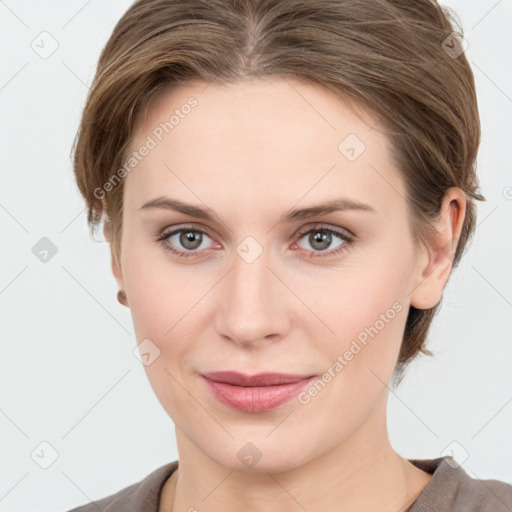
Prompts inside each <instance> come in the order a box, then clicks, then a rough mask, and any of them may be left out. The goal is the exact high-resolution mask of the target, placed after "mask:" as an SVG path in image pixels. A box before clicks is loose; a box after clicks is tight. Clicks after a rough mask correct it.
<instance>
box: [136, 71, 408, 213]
mask: <svg viewBox="0 0 512 512" xmlns="http://www.w3.org/2000/svg"><path fill="white" fill-rule="evenodd" d="M379 128H380V127H379V125H378V120H377V119H376V118H375V117H374V116H372V115H371V114H370V113H369V112H368V111H365V110H361V109H357V110H354V109H353V108H350V106H349V105H348V104H346V103H345V102H344V101H342V99H341V98H340V97H338V96H336V95H334V93H331V92H329V91H327V90H325V89H324V88H322V87H320V86H317V85H314V84H310V83H305V82H302V81H300V80H296V79H293V80H292V79H290V78H286V79H282V78H271V79H264V80H263V79H258V80H245V81H241V82H238V83H233V84H216V83H212V84H208V83H205V82H199V81H197V82H191V83H189V84H187V85H184V86H181V87H179V88H175V89H172V90H169V91H166V92H165V93H163V94H161V95H160V96H159V97H158V98H157V99H156V100H155V101H154V102H153V104H152V105H151V107H150V109H149V110H148V113H147V116H146V118H145V119H144V120H142V121H141V122H140V124H139V126H138V127H137V130H136V133H135V136H134V138H133V140H132V144H131V150H132V151H134V150H135V151H137V150H138V149H139V148H141V147H142V146H143V145H145V144H146V145H149V144H148V141H149V140H151V141H152V142H151V144H150V145H151V146H152V147H151V149H150V151H148V152H147V154H146V156H144V157H143V158H141V159H140V161H139V162H138V163H137V165H136V168H135V171H134V172H131V173H130V174H129V175H128V176H127V178H126V179H127V181H128V182H133V184H134V186H132V187H129V188H130V189H136V191H137V194H138V195H137V198H138V200H139V202H140V203H142V201H143V199H145V200H147V199H150V198H151V197H150V196H156V195H163V190H162V188H164V189H165V188H166V187H168V188H169V189H172V190H174V189H176V187H179V188H180V189H183V192H184V193H185V194H187V195H189V196H190V192H191V191H192V190H196V191H201V192H202V193H207V194H210V193H213V192H212V191H213V190H216V194H217V195H218V196H219V197H220V196H225V198H226V199H228V197H227V196H226V194H227V191H226V187H227V186H228V187H229V189H230V190H231V191H232V192H233V193H245V194H246V195H247V191H248V190H250V191H251V194H250V197H258V196H259V197H261V194H263V196H264V197H265V196H266V197H268V198H270V197H269V196H270V195H271V194H272V190H271V189H269V186H270V185H273V187H275V188H278V189H279V190H280V197H283V194H284V196H286V195H287V194H288V192H289V199H290V201H293V199H295V201H294V202H296V201H298V200H299V199H300V197H301V196H303V195H304V194H305V193H307V194H308V196H309V197H310V199H311V200H312V201H314V200H315V199H316V197H315V196H316V195H318V197H320V196H323V195H325V193H327V192H329V191H330V190H332V187H336V188H339V192H343V189H346V191H347V194H348V193H350V194H352V195H354V196H357V197H358V198H359V199H361V200H365V199H366V200H367V201H368V200H370V198H372V199H373V200H374V201H377V202H381V203H382V204H383V205H385V203H386V202H389V201H390V200H394V201H395V202H396V199H397V198H398V196H400V195H401V196H402V197H404V194H405V192H404V187H403V183H401V176H400V175H399V173H398V172H397V169H396V168H395V166H394V164H393V162H392V160H391V155H390V146H389V141H388V139H387V138H386V136H385V135H384V134H383V133H381V132H380V131H379ZM180 178H181V179H180ZM179 181H181V182H182V183H181V184H180V183H179ZM290 184H292V185H293V186H290ZM184 185H185V186H187V185H188V189H189V191H188V192H187V191H186V190H184V188H183V187H184ZM132 191H133V190H132ZM308 191H309V192H308ZM347 194H345V195H347ZM214 195H215V194H214ZM190 199H193V195H192V196H190ZM196 199H197V198H196Z"/></svg>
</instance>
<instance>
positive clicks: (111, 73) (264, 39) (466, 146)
mask: <svg viewBox="0 0 512 512" xmlns="http://www.w3.org/2000/svg"><path fill="white" fill-rule="evenodd" d="M452 22H456V24H457V29H458V30H455V28H454V27H455V24H454V25H452ZM461 38H463V31H462V28H461V26H460V22H459V21H458V19H457V17H456V15H455V13H453V11H451V10H450V9H448V8H446V7H441V6H439V5H438V4H437V2H435V1H434V0H416V1H414V2H411V1H410V0H315V1H313V2H312V1H310V0H138V1H136V2H134V3H133V4H132V6H131V7H130V8H129V9H128V11H127V12H126V13H125V14H124V15H123V17H122V18H121V19H120V20H119V22H118V23H117V25H116V27H115V28H114V31H113V33H112V35H111V37H110V39H109V40H108V42H107V44H106V46H105V47H104V49H103V51H102V53H101V56H100V59H99V62H98V67H97V70H96V74H95V77H94V81H93V84H92V87H91V89H90V92H89V95H88V98H87V102H86V105H85V108H84V111H83V116H82V119H81V124H80V127H79V131H78V133H77V137H76V139H75V142H74V146H73V151H74V156H73V158H74V172H75V175H76V180H77V184H78V187H79V189H80V192H81V193H82V195H83V196H84V198H85V201H86V203H87V208H88V217H87V220H88V223H89V225H90V227H94V225H96V224H98V223H99V222H100V220H101V219H102V217H103V215H104V214H106V215H107V218H108V219H109V222H111V225H112V241H113V251H114V254H115V256H116V258H117V257H118V255H119V254H120V239H121V229H122V223H121V221H122V206H123V183H124V180H122V175H121V176H120V174H119V172H117V175H116V171H119V169H120V168H121V166H122V165H123V162H125V158H126V156H127V151H128V149H129V146H130V143H131V140H132V137H133V135H134V132H135V130H136V127H137V124H138V122H139V121H140V119H141V116H145V115H146V113H147V110H148V108H149V107H150V105H151V103H152V102H153V101H154V100H155V99H156V97H157V96H158V95H160V94H161V93H162V92H165V91H168V90H170V89H172V88H174V87H177V86H182V85H184V84H186V83H187V82H189V81H192V80H204V81H206V82H211V81H213V80H216V81H217V82H220V83H233V82H236V81H238V80H242V79H246V78H258V77H266V76H280V77H287V76H288V77H295V78H299V79H303V80H306V81H307V82H309V83H312V84H316V85H320V86H323V87H326V88H327V89H328V90H330V91H334V92H335V93H336V94H337V95H338V96H339V97H340V99H343V100H345V101H347V100H348V101H349V103H351V104H354V105H361V106H363V107H364V108H365V109H366V110H367V111H368V112H371V113H373V114H374V115H376V116H377V117H378V118H379V120H380V121H381V123H382V122H383V123H384V126H385V127H386V131H384V132H383V133H385V134H386V135H387V136H388V138H389V140H390V141H391V147H392V152H393V157H394V159H395V162H396V164H397V166H398V168H399V169H400V171H401V172H402V174H403V177H404V180H405V183H406V190H407V198H406V201H407V203H408V205H409V214H410V215H409V219H410V221H411V226H412V228H413V229H412V234H413V238H414V240H415V242H416V243H418V242H428V241H430V240H432V237H433V236H434V234H435V233H434V231H433V230H432V222H433V221H434V220H435V219H436V218H438V216H439V214H440V207H441V202H442V199H443V197H444V194H445V192H446V190H447V189H448V188H449V187H459V188H461V189H462V190H463V191H464V192H465V194H466V199H467V203H466V216H465V219H464V224H463V227H462V232H461V236H460V238H459V240H458V245H457V248H456V251H455V254H454V255H453V266H454V267H455V266H457V264H458V262H459V260H460V258H461V256H462V254H463V251H464V248H465V247H466V244H467V242H468V241H469V239H470V238H471V236H472V235H473V232H474V229H475V224H476V204H475V200H481V201H483V200H485V197H484V196H482V195H480V194H479V193H478V180H477V176H476V169H475V167H476V155H477V150H478V146H479V143H480V121H479V114H478V108H477V98H476V92H475V85H474V78H473V73H472V71H471V68H470V66H469V64H468V61H467V59H466V57H465V54H464V52H462V53H461V52H460V51H458V52H457V51H456V50H457V49H458V48H460V49H461V48H462V46H461V45H460V43H459V41H460V40H462V39H461ZM450 48H454V49H455V50H453V51H450ZM121 174H122V173H121ZM116 176H117V178H116ZM114 178H115V179H117V180H118V181H121V183H119V185H118V186H116V183H114V182H113V179H114ZM108 183H110V184H111V185H110V186H108V187H105V184H108ZM439 306H440V303H438V304H437V305H436V306H435V307H433V308H431V309H428V310H419V309H416V308H414V307H413V306H411V307H410V310H409V313H408V318H407V323H406V328H405V332H404V339H403V341H402V346H401V349H400V354H399V358H398V361H397V366H396V368H395V377H396V376H399V380H401V378H402V375H403V371H404V368H405V366H406V365H407V363H409V362H410V361H411V360H412V359H413V358H414V357H415V356H416V355H417V354H418V352H422V353H424V354H426V355H433V354H432V352H431V351H430V350H427V349H426V348H425V347H424V345H425V341H426V337H427V333H428V329H429V327H430V324H431V322H432V319H433V318H434V315H435V314H436V312H437V310H438V307H439Z"/></svg>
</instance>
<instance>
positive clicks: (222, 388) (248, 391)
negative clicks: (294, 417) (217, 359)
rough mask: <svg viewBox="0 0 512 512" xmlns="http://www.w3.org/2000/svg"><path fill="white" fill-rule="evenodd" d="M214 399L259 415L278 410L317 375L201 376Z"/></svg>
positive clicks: (209, 374) (233, 374) (226, 373)
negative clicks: (277, 408)
mask: <svg viewBox="0 0 512 512" xmlns="http://www.w3.org/2000/svg"><path fill="white" fill-rule="evenodd" d="M201 377H202V378H203V379H204V381H205V382H206V384H207V386H208V388H209V390H210V391H211V392H212V394H213V396H214V397H215V398H216V399H217V400H218V401H220V402H221V403H223V404H224V405H228V406H230V407H232V408H234V409H237V410H239V411H242V412H251V413H259V412H265V411H269V410H271V409H275V408H276V407H278V406H279V405H281V404H283V403H285V402H287V401H288V400H290V399H291V398H293V397H294V396H296V395H297V394H298V393H299V392H300V391H301V389H303V388H304V387H305V386H307V385H308V384H309V383H310V382H312V381H313V380H314V379H315V378H316V375H291V374H282V373H261V374H258V375H245V374H242V373H238V372H210V373H205V374H201Z"/></svg>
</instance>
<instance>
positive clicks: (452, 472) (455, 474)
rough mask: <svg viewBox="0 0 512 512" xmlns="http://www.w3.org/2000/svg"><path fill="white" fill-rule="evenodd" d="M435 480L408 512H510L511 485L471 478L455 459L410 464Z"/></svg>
mask: <svg viewBox="0 0 512 512" xmlns="http://www.w3.org/2000/svg"><path fill="white" fill-rule="evenodd" d="M410 462H412V463H413V464H415V465H416V466H417V467H419V468H420V469H423V470H424V471H427V472H429V473H431V474H432V475H433V476H432V478H431V480H430V482H429V483H428V484H427V486H426V487H425V488H424V489H423V491H422V492H421V493H420V495H419V496H418V498H417V500H416V501H415V502H414V503H413V505H412V506H411V507H410V509H408V512H427V511H430V510H432V511H434V510H435V511H436V512H510V511H512V485H511V484H509V483H506V482H502V481H500V480H495V479H480V478H478V477H472V476H471V475H470V474H468V473H467V472H466V471H465V470H464V469H463V468H462V466H460V465H459V464H458V463H457V462H456V461H455V459H454V458H453V457H451V456H445V457H439V458H437V459H428V460H410Z"/></svg>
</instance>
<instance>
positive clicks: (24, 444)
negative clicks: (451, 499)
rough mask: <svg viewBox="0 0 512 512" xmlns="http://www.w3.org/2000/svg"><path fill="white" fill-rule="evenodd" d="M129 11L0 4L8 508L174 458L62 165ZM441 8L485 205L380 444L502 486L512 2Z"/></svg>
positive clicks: (99, 488) (115, 5)
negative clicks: (471, 90)
mask: <svg viewBox="0 0 512 512" xmlns="http://www.w3.org/2000/svg"><path fill="white" fill-rule="evenodd" d="M129 5H130V2H129V1H126V0H124V1H111V2H100V1H98V0H92V1H91V0H89V2H84V1H83V0H76V1H68V2H61V3H60V4H59V3H58V2H36V1H34V0H32V1H24V2H21V1H19V0H18V1H14V0H10V1H8V2H4V1H0V37H1V41H2V47H3V52H2V65H1V69H0V108H1V120H2V122H1V132H0V133H1V148H2V153H1V155H2V159H1V168H2V172H1V183H0V220H1V224H0V226H1V240H2V242H1V251H0V254H1V273H0V315H1V323H0V326H1V332H2V344H1V348H2V354H1V357H0V365H1V366H0V376H1V387H0V389H1V401H0V430H1V434H2V436H1V445H0V453H1V458H2V459H1V464H0V468H1V469H0V510H2V511H20V510H24V511H35V510H37V511H56V510H67V509H70V508H72V507H74V506H78V505H79V504H83V503H85V502H88V501H89V500H92V499H98V498H101V497H103V496H106V495H107V494H110V493H113V492H116V491H118V490H120V489H121V488H123V487H125V486H127V485H129V484H131V483H134V482H135V481H138V480H140V479H141V478H143V477H144V476H146V475H147V474H148V473H149V472H151V471H152V470H153V469H155V468H156V467H158V466H160V465H162V464H164V463H166V462H169V461H171V460H175V459H176V458H177V451H176V445H175V440H174V426H173V423H172V421H171V420H170V419H169V418H168V416H167V415H166V413H165V412H164V410H163V408H162V407H161V406H160V404H159V402H158V400H157V398H156V397H155V395H154V393H153V391H152V389H151V387H150V385H149V381H148V380H147V378H146V375H145V373H144V369H143V366H142V365H141V364H140V363H139V361H138V360H137V359H136V358H135V357H134V355H133V350H134V348H135V347H136V340H135V337H134V334H133V326H132V322H131V316H130V312H129V310H128V309H127V308H125V307H123V306H121V305H120V304H118V302H117V300H116V293H117V286H116V283H115V280H114V278H113V276H112V275H111V273H110V255H109V252H108V245H107V244H106V243H105V242H104V239H103V237H102V235H101V233H99V232H98V234H97V238H98V239H99V240H101V241H102V242H100V243H96V242H94V241H93V240H91V238H90V236H89V231H88V228H87V225H86V215H85V209H84V203H83V202H82V199H81V197H80V196H79V193H78V190H77V189H76V187H75V184H74V177H73V175H72V171H71V162H70V150H71V145H72V141H73V138H74V136H75V133H76V129H77V126H78V120H79V116H80V112H81V109H82V107H83V105H84V102H85V97H86V93H87V89H88V85H89V84H90V83H91V81H92V77H93V73H94V69H95V66H96V62H97V59H98V57H99V54H100V51H101V49H102V48H103V46H104V44H105V42H106V41H107V39H108V37H109V36H110V34H111V31H112V29H113V27H114V25H115V23H116V22H117V20H118V19H119V18H120V17H121V15H122V14H123V13H124V12H125V10H126V9H127V8H128V7H129ZM444 5H449V6H451V7H453V8H454V9H455V10H456V12H457V13H458V15H459V17H460V19H461V21H462V24H463V27H464V30H465V37H466V40H467V42H468V43H469V48H468V50H467V55H468V57H469V59H470V63H471V65H472V67H473V70H474V74H475V78H476V83H477V89H478V96H479V106H480V113H481V121H482V130H483V138H482V145H481V149H480V154H479V160H478V166H479V176H480V179H481V184H482V192H483V194H484V195H485V196H486V197H487V199H488V201H487V203H484V204H482V205H480V206H479V219H478V222H479V223H478V228H477V232H476V237H475V240H474V242H473V244H472V246H471V248H470V250H469V252H468V254H467V255H466V257H465V259H463V261H462V263H461V265H460V267H459V268H458V269H456V270H455V271H454V274H453V275H452V277H451V279H450V282H449V284H448V286H447V288H446V290H445V293H444V305H443V307H442V311H441V313H440V315H439V317H438V318H437V320H436V322H435V324H434V325H433V328H432V331H431V335H430V344H429V348H430V349H432V350H434V352H435V353H436V357H435V359H427V358H423V359H420V360H418V361H416V362H415V363H414V364H413V365H412V366H411V367H410V368H409V371H408V375H407V377H406V378H405V379H404V382H403V383H402V385H401V386H400V387H399V388H398V390H397V391H396V392H395V393H393V392H392V393H390V398H389V431H390V436H391V441H392V443H393V445H394V447H395V448H396V450H397V451H398V452H399V453H401V454H402V455H403V456H407V457H409V458H435V457H439V456H441V455H444V454H447V453H449V454H453V455H454V456H455V458H456V460H458V461H459V462H461V463H462V465H463V467H464V469H465V470H466V471H467V472H468V473H469V474H470V475H471V476H473V477H476V478H496V479H499V480H505V481H508V482H512V436H511V433H512V429H511V427H512V403H511V402H512V375H511V371H510V370H511V363H512V337H511V334H510V319H511V318H512V309H511V308H512V271H511V266H510V262H511V261H512V236H511V225H512V222H511V220H512V200H511V199H512V188H511V187H512V173H511V171H510V142H511V141H510V134H511V132H512V122H511V121H512V116H511V114H512V99H511V98H512V72H511V62H510V53H509V52H510V48H512V40H511V39H512V30H511V29H512V0H501V1H498V2H495V1H492V2H483V1H478V0H471V1H468V0H457V1H455V0H452V1H450V2H444ZM43 31H47V32H48V33H49V34H51V36H52V37H53V38H54V39H55V40H56V41H57V43H58V48H57V49H56V51H55V52H54V53H53V54H52V55H51V56H49V57H48V58H46V59H43V58H41V57H40V56H39V55H38V54H37V53H36V52H35V51H34V50H33V49H32V48H31V44H32V41H33V40H34V39H36V42H37V41H38V39H37V37H38V36H39V34H40V33H41V32H43ZM41 37H43V36H41ZM45 37H48V36H45ZM49 44H50V43H49V39H47V44H46V45H45V47H46V48H50V46H49ZM507 187H508V188H507ZM42 237H48V238H49V239H50V240H51V241H52V242H53V244H55V246H56V248H57V251H58V252H57V253H56V254H55V255H54V256H53V257H52V258H51V259H49V261H48V262H46V263H43V262H41V261H40V260H39V259H38V258H36V256H35V255H34V254H33V252H32V248H33V247H34V245H35V244H36V243H37V242H38V241H39V240H40V239H41V238H42ZM43 441H45V442H47V443H50V445H51V446H52V447H53V449H55V450H56V451H57V452H58V458H57V459H56V460H55V462H54V463H53V464H52V465H51V466H50V467H49V468H48V469H42V468H41V467H40V465H38V463H37V462H39V464H44V463H45V462H46V463H49V462H50V457H51V449H50V448H48V447H47V446H46V445H41V444H40V443H42V442H43ZM31 454H33V458H32V456H31ZM36 461H37V462H36Z"/></svg>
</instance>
